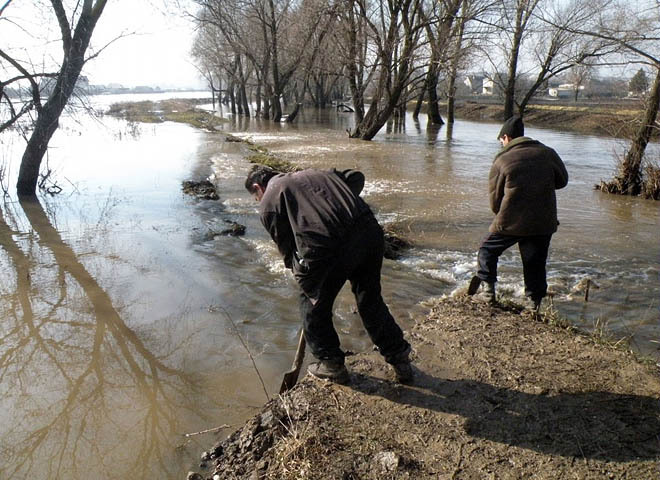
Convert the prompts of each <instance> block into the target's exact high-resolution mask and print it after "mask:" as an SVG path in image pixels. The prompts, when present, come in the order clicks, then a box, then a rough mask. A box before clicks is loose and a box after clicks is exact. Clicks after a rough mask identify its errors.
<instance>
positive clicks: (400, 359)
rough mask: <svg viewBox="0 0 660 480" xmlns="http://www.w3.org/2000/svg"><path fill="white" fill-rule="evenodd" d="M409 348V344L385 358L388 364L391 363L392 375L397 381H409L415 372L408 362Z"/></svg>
mask: <svg viewBox="0 0 660 480" xmlns="http://www.w3.org/2000/svg"><path fill="white" fill-rule="evenodd" d="M411 350H412V349H411V348H410V346H408V348H406V349H405V350H404V351H403V352H401V353H397V354H396V355H393V356H392V357H390V358H388V359H387V360H389V362H390V365H392V368H393V369H394V376H395V377H396V381H397V382H399V383H410V382H412V379H413V377H414V376H415V372H414V371H413V369H412V365H411V364H410V352H411Z"/></svg>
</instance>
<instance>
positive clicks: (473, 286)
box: [467, 275, 496, 303]
mask: <svg viewBox="0 0 660 480" xmlns="http://www.w3.org/2000/svg"><path fill="white" fill-rule="evenodd" d="M482 284H483V287H482V288H481V291H480V292H479V295H478V296H479V298H480V299H481V300H485V301H486V302H489V303H495V298H496V297H495V283H494V282H485V281H483V280H482V279H480V278H479V277H477V276H476V275H475V276H474V277H472V279H471V280H470V284H469V285H468V289H467V294H468V295H470V296H472V295H474V294H475V293H477V292H478V291H479V287H481V286H482Z"/></svg>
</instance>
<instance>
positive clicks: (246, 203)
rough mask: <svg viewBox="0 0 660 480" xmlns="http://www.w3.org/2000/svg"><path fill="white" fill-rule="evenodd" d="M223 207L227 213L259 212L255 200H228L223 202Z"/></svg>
mask: <svg viewBox="0 0 660 480" xmlns="http://www.w3.org/2000/svg"><path fill="white" fill-rule="evenodd" d="M222 205H223V206H224V207H225V211H226V212H227V213H240V214H246V213H253V214H254V213H257V211H258V207H257V203H256V202H255V201H254V199H253V198H246V197H236V198H227V199H224V200H223V201H222Z"/></svg>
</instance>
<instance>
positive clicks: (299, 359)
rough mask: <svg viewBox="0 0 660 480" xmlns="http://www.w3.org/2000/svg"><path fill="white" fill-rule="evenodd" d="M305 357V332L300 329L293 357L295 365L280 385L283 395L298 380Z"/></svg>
mask: <svg viewBox="0 0 660 480" xmlns="http://www.w3.org/2000/svg"><path fill="white" fill-rule="evenodd" d="M304 358H305V332H304V330H303V329H302V328H301V329H300V338H299V339H298V349H297V350H296V356H295V357H294V359H293V365H291V370H289V371H287V372H285V373H284V378H283V379H282V385H281V386H280V395H282V394H283V393H284V392H286V391H287V390H290V389H292V388H293V387H294V386H295V384H296V382H297V381H298V376H299V375H300V368H301V367H302V363H303V359H304Z"/></svg>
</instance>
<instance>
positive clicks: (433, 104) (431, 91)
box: [426, 65, 445, 125]
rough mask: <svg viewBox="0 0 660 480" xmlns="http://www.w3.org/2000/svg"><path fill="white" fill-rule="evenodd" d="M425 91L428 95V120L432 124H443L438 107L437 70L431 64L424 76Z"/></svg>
mask: <svg viewBox="0 0 660 480" xmlns="http://www.w3.org/2000/svg"><path fill="white" fill-rule="evenodd" d="M426 92H427V93H428V95H429V103H428V104H427V114H428V117H429V119H428V122H429V123H430V124H432V125H444V123H445V122H444V121H443V120H442V116H441V115H440V109H439V108H438V72H437V69H436V67H434V66H433V65H431V66H429V71H428V73H427V77H426Z"/></svg>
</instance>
